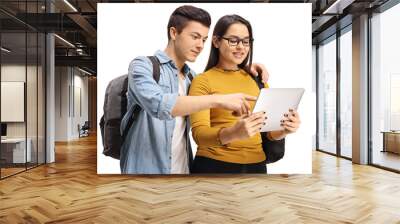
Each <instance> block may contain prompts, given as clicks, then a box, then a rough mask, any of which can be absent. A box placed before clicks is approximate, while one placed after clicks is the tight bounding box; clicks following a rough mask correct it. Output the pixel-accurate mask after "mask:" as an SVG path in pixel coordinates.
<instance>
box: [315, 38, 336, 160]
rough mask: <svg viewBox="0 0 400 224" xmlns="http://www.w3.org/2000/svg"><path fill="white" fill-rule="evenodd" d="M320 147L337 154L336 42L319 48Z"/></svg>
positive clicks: (333, 41)
mask: <svg viewBox="0 0 400 224" xmlns="http://www.w3.org/2000/svg"><path fill="white" fill-rule="evenodd" d="M318 66H319V69H318V97H319V98H318V101H319V102H318V107H319V108H318V116H319V121H318V146H319V149H321V150H324V151H327V152H331V153H336V40H335V38H334V39H333V40H332V41H330V42H328V43H326V44H324V45H320V46H319V48H318Z"/></svg>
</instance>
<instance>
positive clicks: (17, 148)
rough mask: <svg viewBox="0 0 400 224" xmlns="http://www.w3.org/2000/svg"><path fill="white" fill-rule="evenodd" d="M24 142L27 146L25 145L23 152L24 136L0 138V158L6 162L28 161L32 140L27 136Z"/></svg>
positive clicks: (30, 155)
mask: <svg viewBox="0 0 400 224" xmlns="http://www.w3.org/2000/svg"><path fill="white" fill-rule="evenodd" d="M26 142H27V143H28V144H27V146H28V147H26V154H25V138H6V139H1V157H2V158H1V159H3V160H5V162H6V163H25V162H30V161H31V158H32V154H31V145H32V140H31V139H30V138H28V139H27V140H26ZM25 159H26V161H25Z"/></svg>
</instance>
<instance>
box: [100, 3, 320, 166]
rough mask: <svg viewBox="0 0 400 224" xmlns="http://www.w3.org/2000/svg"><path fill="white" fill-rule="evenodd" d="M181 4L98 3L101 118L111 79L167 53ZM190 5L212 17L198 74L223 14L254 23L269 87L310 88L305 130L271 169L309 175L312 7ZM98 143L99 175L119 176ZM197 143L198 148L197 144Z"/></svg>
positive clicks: (304, 105) (257, 56)
mask: <svg viewBox="0 0 400 224" xmlns="http://www.w3.org/2000/svg"><path fill="white" fill-rule="evenodd" d="M181 5H182V4H151V3H145V4H110V3H100V4H98V17H97V19H98V29H97V31H98V36H97V37H98V38H97V42H98V44H97V45H98V55H97V56H98V58H97V59H98V77H99V79H98V95H97V96H98V98H97V102H99V103H98V109H97V111H98V116H97V118H98V119H100V117H101V115H102V105H103V102H104V93H105V88H106V86H107V84H108V83H109V81H110V80H112V79H113V78H115V77H117V76H119V75H122V74H126V73H127V70H128V65H129V62H130V61H131V60H132V59H133V58H135V57H137V56H139V55H152V54H153V53H154V52H155V51H156V50H157V49H161V50H163V49H164V48H165V47H166V45H167V23H168V19H169V17H170V15H171V13H172V12H173V10H174V9H175V8H177V7H179V6H181ZM191 5H194V6H197V7H200V8H203V9H205V10H207V11H208V12H209V13H210V15H211V17H212V25H211V29H210V31H209V38H208V40H207V41H206V43H205V48H204V49H203V51H202V53H201V54H200V55H199V56H198V58H197V59H196V62H195V63H189V66H190V67H191V68H192V69H194V70H195V71H197V72H201V71H203V69H204V67H205V65H206V62H207V59H208V56H209V51H210V46H211V42H210V40H211V35H212V30H213V27H214V24H215V23H216V21H217V20H218V19H219V18H220V17H222V16H223V15H226V14H233V13H235V14H239V15H241V16H243V17H244V18H246V19H248V20H249V21H250V23H251V24H252V27H253V33H254V38H255V42H254V55H253V56H254V59H253V62H259V63H263V64H264V65H265V66H266V67H267V69H268V71H269V73H270V75H271V77H270V80H269V84H270V86H271V87H275V88H296V87H302V88H305V89H306V92H305V94H304V96H303V98H302V102H301V103H300V105H299V113H300V116H301V118H302V126H301V128H300V129H299V130H298V132H297V133H296V134H293V135H291V136H290V137H288V138H287V141H286V153H285V158H284V159H282V160H281V161H279V162H277V163H274V164H271V165H270V166H268V170H269V172H270V173H302V174H310V173H311V170H312V169H311V149H312V133H315V92H313V90H312V69H311V64H312V63H311V55H312V51H311V46H312V43H311V35H310V34H311V23H310V20H311V14H312V13H311V4H309V3H308V4H261V3H257V4H243V3H241V4H216V3H213V4H191ZM289 15H290V16H289ZM143 21H146V22H145V23H143ZM115 24H118V26H116V25H115ZM149 28H151V29H149ZM294 37H295V38H294ZM116 55H117V56H118V57H116ZM97 123H99V121H98V122H97ZM97 144H98V145H97V150H98V152H97V156H98V157H97V158H98V160H97V172H98V173H101V174H106V173H119V172H120V169H119V161H117V160H113V159H112V158H109V157H105V156H104V155H103V154H102V150H103V145H102V141H101V137H100V132H98V141H97ZM192 145H193V146H194V148H196V147H195V144H194V142H192Z"/></svg>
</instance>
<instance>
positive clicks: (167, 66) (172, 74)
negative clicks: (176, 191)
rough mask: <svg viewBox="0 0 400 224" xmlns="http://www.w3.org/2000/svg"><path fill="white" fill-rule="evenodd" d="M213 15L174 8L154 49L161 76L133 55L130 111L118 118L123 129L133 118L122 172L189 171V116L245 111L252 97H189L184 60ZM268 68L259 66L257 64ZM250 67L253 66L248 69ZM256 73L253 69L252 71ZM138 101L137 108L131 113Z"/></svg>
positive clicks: (196, 48) (192, 56)
mask: <svg viewBox="0 0 400 224" xmlns="http://www.w3.org/2000/svg"><path fill="white" fill-rule="evenodd" d="M210 24H211V18H210V15H209V14H208V12H206V11H205V10H203V9H200V8H196V7H193V6H182V7H179V8H177V9H176V10H175V11H174V12H173V13H172V15H171V17H170V20H169V23H168V44H167V47H166V48H165V50H164V51H160V50H159V51H157V52H156V53H155V57H157V59H158V61H159V62H160V80H159V82H158V83H157V82H156V81H155V80H154V79H153V71H152V69H153V65H152V63H151V61H150V60H149V59H148V58H147V57H137V58H135V59H134V60H133V61H132V62H131V63H130V65H129V73H128V112H127V113H126V115H125V117H124V118H123V120H122V125H121V131H123V130H124V129H125V128H126V126H127V122H128V120H129V117H131V116H133V114H135V115H134V117H135V121H134V122H133V125H132V126H131V127H130V128H129V127H128V128H129V131H128V134H127V136H126V138H125V141H124V144H123V146H122V149H121V158H120V166H121V172H122V173H123V174H188V173H189V167H190V163H191V161H192V159H193V156H192V150H191V147H190V141H189V130H190V127H189V123H190V122H188V116H187V115H189V114H192V113H194V112H198V111H201V110H204V109H209V108H216V107H218V108H223V109H226V110H231V111H233V113H235V114H236V115H238V116H240V115H242V114H247V113H248V110H249V108H250V106H249V103H248V102H247V101H249V100H256V99H255V98H254V97H253V96H249V95H245V94H241V93H236V94H228V95H207V96H187V92H188V89H189V86H190V83H191V80H190V78H189V74H191V75H192V76H195V75H196V74H195V73H194V72H193V71H192V70H191V69H190V68H189V67H188V66H187V65H186V64H185V62H186V61H190V62H194V61H195V60H196V58H197V56H198V55H199V54H200V52H201V51H202V50H203V47H204V43H205V41H206V40H207V36H208V31H209V27H210ZM256 67H257V68H258V69H261V70H262V71H263V72H262V74H263V80H264V81H266V79H267V76H268V74H267V72H266V70H265V68H264V67H263V66H261V65H256ZM251 69H252V70H254V69H255V67H254V68H251ZM254 73H255V74H256V72H254ZM137 105H138V106H140V112H139V113H134V110H135V108H137Z"/></svg>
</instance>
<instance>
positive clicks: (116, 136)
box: [100, 56, 160, 159]
mask: <svg viewBox="0 0 400 224" xmlns="http://www.w3.org/2000/svg"><path fill="white" fill-rule="evenodd" d="M148 58H149V59H150V61H151V63H152V64H153V78H154V80H155V81H156V82H157V83H158V81H159V80H160V62H159V61H158V59H157V57H155V56H148ZM127 91H128V75H122V76H120V77H117V78H115V79H113V80H111V81H110V83H109V84H108V86H107V89H106V94H105V97H104V107H103V111H104V114H103V116H102V117H101V119H100V132H101V138H102V141H103V146H104V150H103V154H104V155H106V156H111V157H112V158H114V159H119V158H120V150H121V146H122V144H123V142H124V139H125V137H126V135H127V134H128V131H129V128H130V127H131V126H132V123H133V120H134V117H135V114H136V113H138V112H139V111H140V107H139V106H136V107H135V108H134V111H133V114H132V116H131V117H130V118H129V120H128V123H127V125H126V127H125V129H124V132H123V134H122V135H121V132H120V126H121V121H122V118H123V117H124V115H125V113H126V112H127V104H128V99H127Z"/></svg>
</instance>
